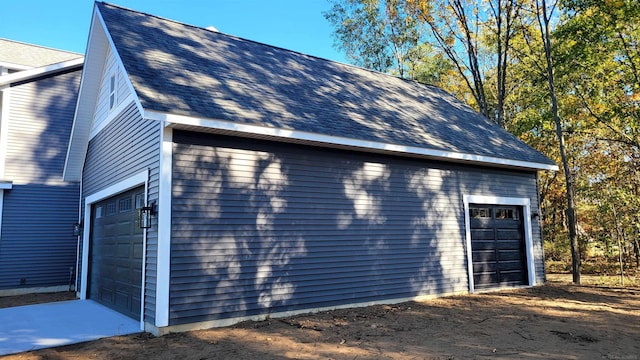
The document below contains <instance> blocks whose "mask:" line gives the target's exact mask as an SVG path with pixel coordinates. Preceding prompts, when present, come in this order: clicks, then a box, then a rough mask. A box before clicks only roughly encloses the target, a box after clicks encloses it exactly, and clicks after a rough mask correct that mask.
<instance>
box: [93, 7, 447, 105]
mask: <svg viewBox="0 0 640 360" xmlns="http://www.w3.org/2000/svg"><path fill="white" fill-rule="evenodd" d="M96 2H97V3H101V4H104V5H107V6H112V7H115V8H118V9H121V10H125V11H130V12H134V13H137V14H142V15H145V16H149V17H153V18H156V19H160V20H163V21H168V22H172V23H174V24H179V25H182V26H186V27H189V28H193V29H198V30H203V31H207V32H209V33H212V34H218V35H220V36H225V37H229V38H232V39H235V40H238V41H246V42H250V43H254V44H257V45H261V46H266V47H269V48H272V49H277V50H281V51H286V52H289V53H292V54H296V55H299V56H303V57H307V58H312V59H316V60H320V61H325V62H328V63H331V64H336V65H339V66H346V67H349V68H355V69H358V70H360V71H366V72H369V73H373V74H379V75H384V76H387V77H391V78H394V79H397V80H402V81H406V82H409V83H413V84H416V85H419V86H427V87H431V88H435V89H439V90H441V91H444V92H446V91H445V90H444V89H442V88H440V87H439V86H436V85H433V84H427V83H423V82H420V81H418V80H416V79H410V78H403V77H399V76H396V75H392V74H388V73H385V72H382V71H378V70H372V69H367V68H364V67H362V66H358V65H354V64H348V63H343V62H340V61H336V60H331V59H327V58H323V57H320V56H316V55H310V54H305V53H303V52H300V51H297V50H291V49H287V48H284V47H281V46H276V45H271V44H267V43H263V42H260V41H256V40H251V39H247V38H243V37H240V36H237V35H232V34H228V33H225V32H222V31H214V30H210V29H207V28H205V27H201V26H197V25H193V24H188V23H185V22H182V21H178V20H173V19H169V18H166V17H163V16H159V15H154V14H150V13H147V12H144V11H139V10H134V9H130V8H127V7H124V6H120V5H116V4H112V3H108V2H106V1H96ZM447 94H448V92H447Z"/></svg>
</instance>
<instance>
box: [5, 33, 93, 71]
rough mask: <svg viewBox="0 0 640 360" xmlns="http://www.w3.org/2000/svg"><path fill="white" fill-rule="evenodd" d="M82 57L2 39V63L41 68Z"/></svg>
mask: <svg viewBox="0 0 640 360" xmlns="http://www.w3.org/2000/svg"><path fill="white" fill-rule="evenodd" d="M80 57H82V54H76V53H72V52H68V51H62V50H56V49H50V48H46V47H42V46H38V45H31V44H25V43H21V42H17V41H13V40H7V39H0V62H2V63H9V64H14V65H21V66H28V67H41V66H46V65H51V64H56V63H59V62H62V61H67V60H72V59H77V58H80Z"/></svg>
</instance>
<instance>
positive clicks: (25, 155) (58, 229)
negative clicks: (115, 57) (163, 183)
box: [0, 71, 81, 289]
mask: <svg viewBox="0 0 640 360" xmlns="http://www.w3.org/2000/svg"><path fill="white" fill-rule="evenodd" d="M80 74H81V71H74V72H70V73H66V74H60V75H57V76H53V77H47V78H42V79H38V80H35V81H32V82H28V83H25V84H21V85H17V86H14V87H12V88H11V89H9V90H7V91H9V92H10V101H9V106H8V107H7V108H5V111H6V110H7V109H8V111H9V117H8V121H9V126H8V134H7V141H8V143H7V153H6V154H5V155H6V165H5V175H4V179H3V180H9V181H13V189H11V190H5V191H4V209H3V213H2V228H1V231H0V289H19V288H34V287H49V286H62V285H69V283H70V275H73V274H70V270H71V271H74V272H75V265H76V249H77V237H75V236H73V233H72V224H73V223H75V222H77V221H78V205H79V191H80V190H79V184H78V183H70V182H65V181H63V180H62V172H63V167H64V160H65V155H66V150H67V145H68V141H69V135H70V131H71V126H72V122H73V112H74V108H75V104H76V99H77V91H78V85H79V81H80ZM74 276H75V275H74Z"/></svg>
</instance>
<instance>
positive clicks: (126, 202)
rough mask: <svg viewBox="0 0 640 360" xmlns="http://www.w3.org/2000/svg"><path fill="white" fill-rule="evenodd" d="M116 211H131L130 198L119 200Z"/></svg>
mask: <svg viewBox="0 0 640 360" xmlns="http://www.w3.org/2000/svg"><path fill="white" fill-rule="evenodd" d="M118 209H119V211H120V212H121V213H122V212H127V211H131V197H126V198H124V199H120V201H119V202H118Z"/></svg>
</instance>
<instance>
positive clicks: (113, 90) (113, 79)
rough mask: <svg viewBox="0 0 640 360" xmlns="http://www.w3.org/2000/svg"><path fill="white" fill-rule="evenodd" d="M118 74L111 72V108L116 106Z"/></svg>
mask: <svg viewBox="0 0 640 360" xmlns="http://www.w3.org/2000/svg"><path fill="white" fill-rule="evenodd" d="M116 100H117V99H116V74H115V73H114V74H111V77H110V78H109V110H113V108H114V107H116Z"/></svg>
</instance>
